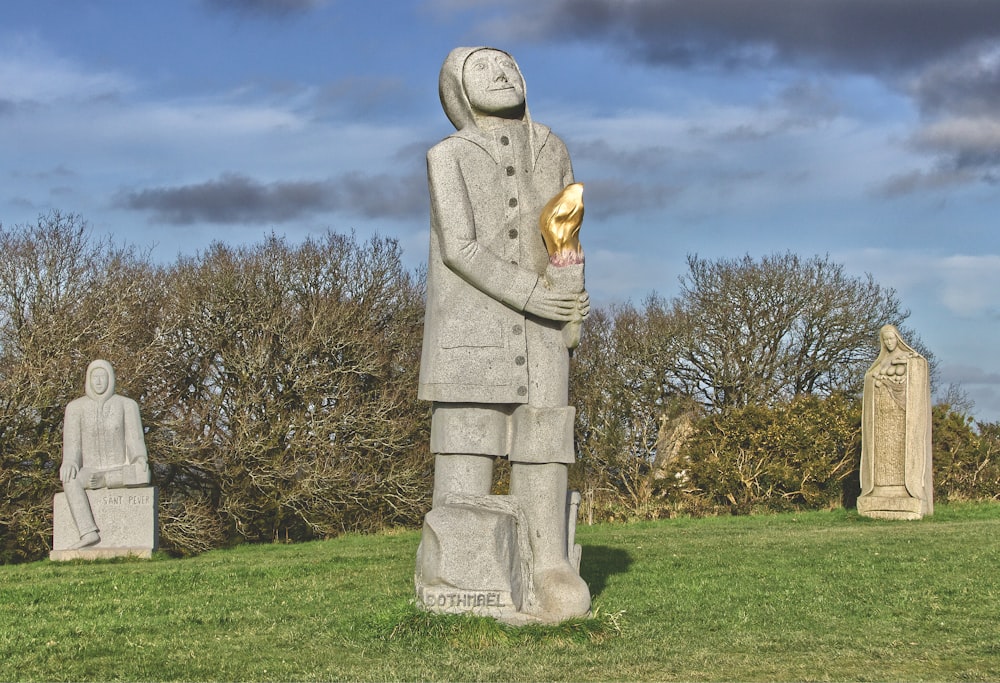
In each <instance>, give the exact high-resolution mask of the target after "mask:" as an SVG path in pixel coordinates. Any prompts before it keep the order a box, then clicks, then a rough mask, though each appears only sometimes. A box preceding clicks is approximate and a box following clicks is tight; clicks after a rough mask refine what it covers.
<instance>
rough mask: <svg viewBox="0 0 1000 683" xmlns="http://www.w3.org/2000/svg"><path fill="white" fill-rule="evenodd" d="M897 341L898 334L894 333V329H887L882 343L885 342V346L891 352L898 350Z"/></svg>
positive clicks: (883, 334)
mask: <svg viewBox="0 0 1000 683" xmlns="http://www.w3.org/2000/svg"><path fill="white" fill-rule="evenodd" d="M897 341H898V340H897V339H896V335H895V334H893V332H892V330H886V331H885V332H883V333H882V343H883V344H885V348H886V349H888V350H889V353H892V352H893V351H895V350H896V343H897Z"/></svg>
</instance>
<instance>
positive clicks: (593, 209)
mask: <svg viewBox="0 0 1000 683" xmlns="http://www.w3.org/2000/svg"><path fill="white" fill-rule="evenodd" d="M680 192H681V188H680V187H677V186H673V185H663V184H655V183H640V182H629V181H625V180H619V179H616V178H596V179H594V180H588V181H586V182H585V183H584V193H583V198H584V204H585V206H586V212H587V215H589V216H594V217H597V218H607V217H609V216H617V215H621V214H628V213H643V212H645V211H648V210H651V209H662V208H663V207H665V206H667V205H668V204H670V203H671V202H672V201H673V200H674V198H675V197H676V196H677V195H678V194H680Z"/></svg>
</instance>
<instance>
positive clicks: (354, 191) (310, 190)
mask: <svg viewBox="0 0 1000 683" xmlns="http://www.w3.org/2000/svg"><path fill="white" fill-rule="evenodd" d="M426 194H427V192H426V181H425V180H424V179H423V177H422V176H418V175H415V174H414V175H410V176H390V175H375V176H369V175H365V174H361V173H348V174H344V175H342V176H340V177H338V178H335V179H328V180H318V181H316V180H304V181H286V182H274V183H261V182H259V181H257V180H254V179H253V178H250V177H247V176H245V175H241V174H238V173H227V174H223V175H221V176H220V177H219V178H218V179H217V180H209V181H206V182H204V183H199V184H194V185H183V186H179V187H158V188H146V189H139V190H134V189H129V190H121V191H120V192H119V193H118V194H117V195H116V197H115V198H114V205H115V206H117V207H119V208H125V209H130V210H133V211H142V212H146V213H148V214H150V218H151V220H153V221H155V222H161V223H169V224H173V225H189V224H192V223H217V224H249V225H260V224H281V223H288V222H291V221H295V220H301V219H305V218H308V217H309V216H313V215H316V214H321V213H327V212H332V211H341V212H345V213H353V214H355V215H361V216H365V217H367V218H405V217H410V216H414V215H422V214H426V211H427V209H426V207H427V198H426Z"/></svg>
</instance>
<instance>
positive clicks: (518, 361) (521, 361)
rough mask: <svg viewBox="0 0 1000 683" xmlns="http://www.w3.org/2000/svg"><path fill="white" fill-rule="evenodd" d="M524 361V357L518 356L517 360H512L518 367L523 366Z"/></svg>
mask: <svg viewBox="0 0 1000 683" xmlns="http://www.w3.org/2000/svg"><path fill="white" fill-rule="evenodd" d="M525 361H526V359H525V357H524V356H518V357H517V358H515V359H514V362H515V363H517V364H518V365H524V363H525Z"/></svg>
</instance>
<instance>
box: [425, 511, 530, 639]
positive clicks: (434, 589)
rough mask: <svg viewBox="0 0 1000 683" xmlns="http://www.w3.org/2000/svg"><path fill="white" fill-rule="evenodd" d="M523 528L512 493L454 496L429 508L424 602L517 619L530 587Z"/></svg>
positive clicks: (455, 610) (449, 609) (439, 607)
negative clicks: (510, 494) (507, 494)
mask: <svg viewBox="0 0 1000 683" xmlns="http://www.w3.org/2000/svg"><path fill="white" fill-rule="evenodd" d="M519 528H520V529H521V530H523V529H524V528H525V527H524V520H523V518H521V516H520V514H519V511H518V509H517V505H516V504H515V502H514V501H513V500H511V499H510V498H509V497H508V496H450V497H449V504H447V505H442V506H440V507H438V508H435V509H434V510H431V511H430V512H428V513H427V516H426V517H425V518H424V528H423V533H422V534H421V540H420V548H419V549H418V551H417V572H416V577H415V582H416V589H417V600H418V602H419V604H420V606H421V607H423V608H424V609H426V610H428V611H431V612H447V613H453V614H459V613H471V614H478V615H480V616H489V617H493V618H496V619H499V620H501V621H518V620H519V616H518V615H519V613H520V612H521V611H522V610H523V609H526V608H527V606H528V603H529V601H530V596H529V592H530V586H531V547H530V544H529V543H528V541H527V539H526V538H524V534H523V531H522V533H518V531H519Z"/></svg>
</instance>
